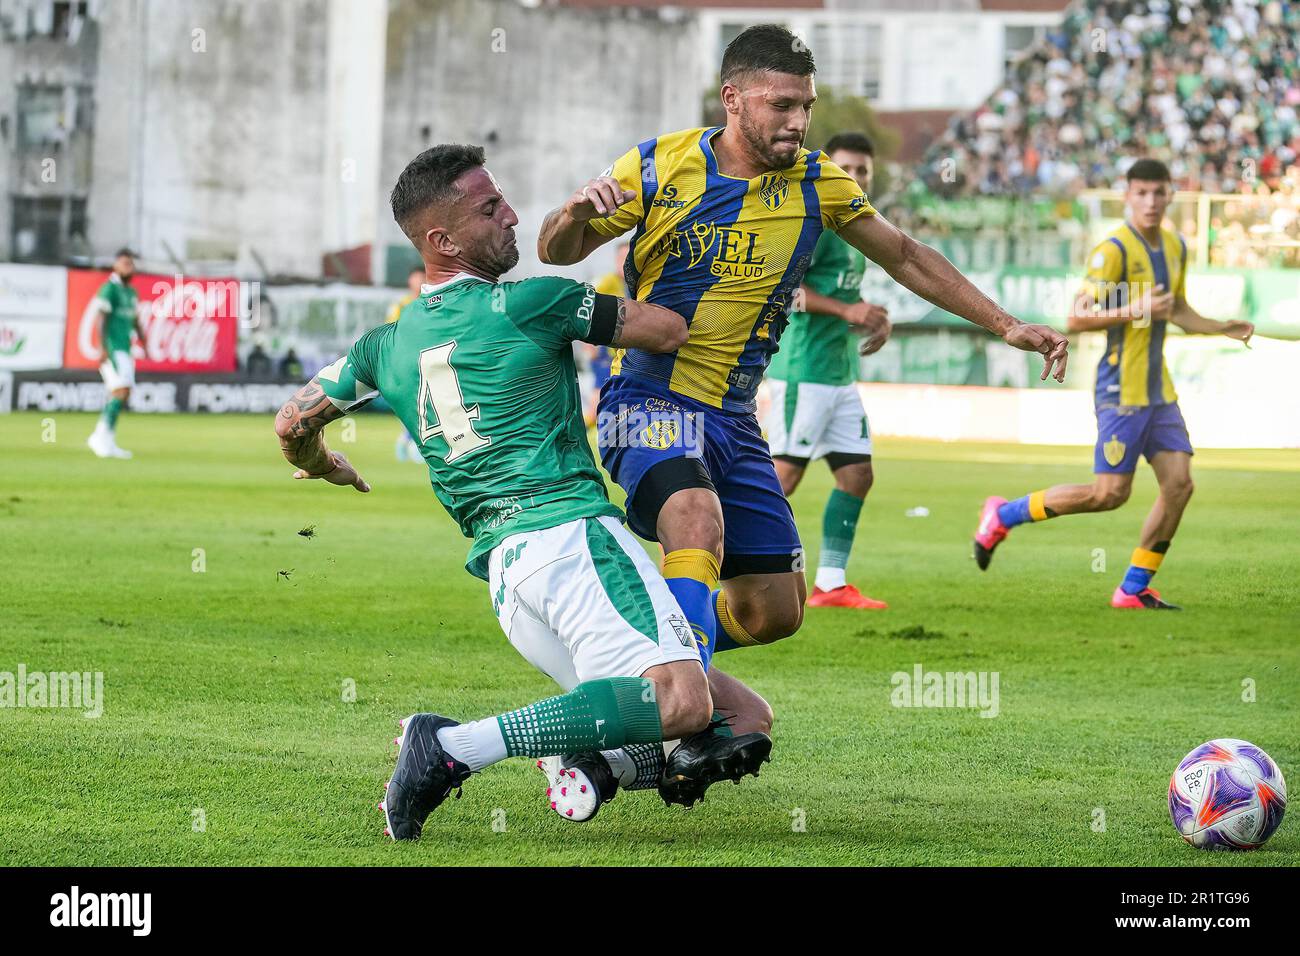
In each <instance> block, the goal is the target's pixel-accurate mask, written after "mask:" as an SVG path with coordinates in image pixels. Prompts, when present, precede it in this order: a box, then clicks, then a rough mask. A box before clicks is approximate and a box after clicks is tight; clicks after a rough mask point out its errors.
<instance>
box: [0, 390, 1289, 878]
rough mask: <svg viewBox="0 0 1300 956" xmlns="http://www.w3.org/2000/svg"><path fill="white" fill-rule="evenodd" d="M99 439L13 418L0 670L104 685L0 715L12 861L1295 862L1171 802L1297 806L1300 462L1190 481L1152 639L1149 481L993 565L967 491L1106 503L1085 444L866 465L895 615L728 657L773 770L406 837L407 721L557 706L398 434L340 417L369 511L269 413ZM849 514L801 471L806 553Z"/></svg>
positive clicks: (960, 452)
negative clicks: (1090, 483)
mask: <svg viewBox="0 0 1300 956" xmlns="http://www.w3.org/2000/svg"><path fill="white" fill-rule="evenodd" d="M93 424H94V418H93V416H90V415H73V414H61V415H58V416H54V417H53V419H52V425H53V433H51V428H50V423H49V421H47V419H46V418H45V417H44V416H41V415H38V414H26V413H24V414H14V415H9V416H0V563H2V566H3V569H4V574H3V580H2V581H0V608H2V609H3V613H2V614H0V671H10V672H13V671H16V670H17V668H18V666H19V665H20V664H23V665H25V666H26V668H27V669H28V671H29V672H30V671H71V670H77V671H102V672H103V674H104V682H105V683H104V712H103V715H102V717H100V718H98V719H86V718H85V717H83V716H81V714H79V713H78V712H76V711H71V710H66V709H64V710H59V709H36V708H27V709H4V710H0V767H3V768H4V769H3V773H0V862H3V863H5V864H49V865H121V864H146V865H148V864H181V865H186V864H199V865H202V864H229V865H241V864H364V865H387V864H402V865H411V864H418V865H423V864H431V865H436V864H455V865H462V864H720V865H743V864H780V865H809V864H832V865H838V864H867V865H870V864H1048V865H1061V864H1084V865H1108V864H1110V865H1138V864H1154V865H1169V866H1177V865H1185V864H1198V865H1204V864H1207V863H1209V864H1214V865H1222V866H1240V865H1259V864H1268V865H1286V866H1295V865H1297V864H1300V823H1298V822H1297V821H1296V820H1285V821H1284V822H1283V824H1282V826H1281V828H1280V829H1279V831H1278V832H1277V833H1276V834H1275V835H1274V836H1273V838H1272V840H1271V841H1270V842H1269V843H1268V844H1267V846H1265V847H1264V848H1263V849H1262V850H1260V851H1257V852H1254V853H1232V854H1227V853H1220V854H1210V853H1204V852H1201V851H1197V850H1194V849H1192V848H1191V847H1189V846H1186V845H1185V844H1184V843H1183V842H1182V841H1181V840H1180V839H1179V838H1178V837H1177V835H1176V834H1175V832H1174V830H1173V828H1172V826H1171V824H1170V822H1169V816H1168V812H1167V810H1166V803H1165V800H1166V786H1167V782H1168V779H1169V774H1170V772H1171V771H1172V770H1173V768H1174V766H1175V764H1176V763H1177V762H1178V760H1179V759H1180V758H1181V757H1182V756H1183V755H1184V754H1185V753H1186V752H1187V751H1189V750H1190V749H1191V748H1192V747H1194V746H1195V745H1197V744H1199V743H1201V742H1202V741H1204V740H1206V739H1209V738H1212V737H1241V738H1245V739H1248V740H1252V741H1254V742H1255V743H1257V744H1259V745H1260V746H1262V747H1264V749H1266V750H1267V751H1269V753H1271V754H1272V756H1273V758H1274V759H1275V760H1276V761H1277V762H1278V763H1279V764H1280V765H1281V767H1282V768H1283V772H1284V773H1289V774H1290V776H1291V778H1292V786H1293V787H1294V786H1295V785H1296V781H1297V780H1300V739H1298V738H1297V734H1296V731H1297V728H1298V727H1300V646H1298V643H1297V637H1298V636H1300V627H1298V625H1300V615H1298V614H1297V602H1296V597H1295V584H1296V581H1297V580H1300V554H1298V553H1297V549H1296V546H1295V541H1296V540H1297V520H1296V504H1297V498H1296V488H1297V479H1298V477H1300V474H1298V473H1300V453H1297V452H1221V451H1207V452H1205V453H1203V454H1201V455H1198V456H1197V458H1196V460H1195V463H1194V474H1195V477H1196V479H1197V485H1198V487H1197V492H1196V495H1195V496H1194V497H1193V499H1192V503H1191V506H1190V509H1189V511H1188V513H1187V516H1186V517H1185V519H1184V523H1183V528H1182V530H1181V531H1180V533H1179V535H1178V539H1177V541H1176V542H1175V544H1174V547H1173V549H1172V551H1171V552H1170V556H1169V559H1168V561H1167V563H1166V568H1165V570H1163V571H1162V572H1161V573H1160V575H1159V578H1158V579H1157V582H1158V586H1159V587H1161V588H1162V590H1163V592H1164V593H1165V594H1166V596H1167V597H1168V598H1169V599H1170V600H1173V601H1174V602H1175V603H1180V604H1183V605H1184V606H1185V607H1186V608H1187V610H1186V611H1184V612H1183V613H1181V614H1152V613H1142V612H1119V611H1113V610H1111V609H1110V608H1109V607H1108V606H1107V601H1108V598H1109V596H1110V592H1111V590H1112V589H1113V588H1114V586H1115V584H1116V582H1117V581H1118V580H1119V578H1120V577H1121V576H1122V574H1123V570H1124V567H1125V565H1126V564H1127V558H1128V555H1129V552H1130V550H1131V549H1132V547H1133V546H1134V544H1135V539H1136V535H1137V532H1138V529H1139V527H1140V525H1141V522H1142V518H1143V516H1144V514H1145V511H1146V509H1147V507H1148V506H1149V505H1150V503H1151V500H1152V497H1153V495H1154V481H1153V479H1152V478H1151V476H1150V474H1149V472H1143V473H1141V474H1140V476H1139V478H1138V481H1137V484H1136V489H1135V491H1134V494H1133V498H1132V500H1131V501H1130V502H1129V504H1128V505H1127V506H1126V507H1124V508H1123V509H1121V510H1120V511H1118V512H1114V513H1111V514H1105V515H1094V516H1081V517H1072V518H1064V519H1061V520H1058V521H1054V522H1050V523H1048V524H1046V525H1043V526H1039V527H1030V528H1021V529H1018V530H1017V531H1015V532H1014V533H1013V535H1012V537H1011V538H1010V539H1009V541H1008V542H1007V543H1006V544H1005V545H1003V547H1002V549H1001V550H1000V551H999V553H998V556H997V559H996V561H995V562H994V564H993V567H992V568H991V569H990V571H989V572H987V573H985V574H981V573H980V572H979V571H978V570H976V568H975V565H974V562H973V561H972V560H971V558H970V557H969V552H970V541H969V535H970V533H971V531H972V530H973V525H974V523H975V520H976V512H977V510H978V507H979V504H980V502H981V501H982V500H983V498H984V497H985V496H986V495H988V494H992V493H1000V494H1003V495H1007V496H1013V495H1017V494H1023V493H1025V492H1028V491H1031V490H1034V489H1037V488H1042V487H1045V486H1047V485H1049V484H1052V483H1055V482H1059V481H1070V480H1080V481H1082V480H1086V479H1087V476H1088V472H1089V465H1090V462H1091V452H1090V451H1088V450H1086V449H1070V448H1042V447H1008V446H989V445H941V444H929V443H919V442H902V441H881V442H880V443H879V448H878V449H877V455H876V460H877V479H876V488H875V489H874V490H873V492H872V493H871V497H870V499H869V501H868V503H867V506H866V509H865V511H864V513H863V518H862V521H861V524H860V526H859V527H860V530H859V536H858V540H857V545H856V548H855V550H854V553H853V559H852V565H851V567H850V580H852V581H855V582H857V583H859V584H860V585H862V586H863V588H864V590H866V591H867V592H868V593H870V594H872V595H874V596H878V597H881V598H884V599H886V600H888V601H889V602H890V604H891V609H890V610H888V611H885V612H865V613H864V612H853V611H844V610H834V609H827V610H812V611H810V612H809V614H808V616H807V620H806V623H805V624H804V627H803V630H802V631H801V632H800V633H799V634H798V635H797V636H795V637H794V638H791V639H789V640H787V641H784V642H782V643H780V644H778V645H775V646H772V647H767V648H759V649H754V650H742V651H735V652H731V653H728V654H724V655H720V656H719V658H718V661H719V665H720V666H721V667H723V668H724V669H726V670H728V671H730V672H732V673H734V674H736V675H737V676H739V677H741V678H743V679H744V680H746V681H748V682H749V683H750V684H752V685H753V686H754V687H755V688H756V689H757V690H759V691H760V692H761V693H762V694H764V695H765V696H766V697H767V699H768V700H769V701H770V702H771V703H772V705H773V708H774V709H775V711H776V715H777V720H776V727H775V729H774V734H773V735H774V738H775V741H776V749H775V751H774V760H773V762H772V763H771V764H770V765H768V766H767V767H766V768H765V769H764V772H763V775H762V776H761V777H760V778H759V779H757V780H755V779H746V780H745V781H744V782H743V784H742V785H740V786H732V785H731V784H729V783H724V784H720V785H718V786H716V787H715V788H714V789H713V790H712V791H711V792H710V794H709V797H708V799H707V800H706V801H705V802H704V803H703V804H701V805H700V806H698V807H697V808H695V809H694V810H691V811H689V812H686V811H683V810H682V809H680V808H676V807H674V808H671V809H670V808H667V807H665V806H663V804H662V803H661V802H660V801H659V799H658V797H657V796H656V795H655V794H654V793H653V792H643V793H632V794H623V795H621V796H620V797H619V798H618V799H617V800H616V801H614V802H613V803H612V804H610V805H609V806H608V807H606V808H605V809H604V810H603V811H602V812H601V814H600V816H599V817H598V818H597V819H596V820H595V821H593V822H592V823H591V824H589V825H585V826H579V825H573V824H566V823H565V822H563V821H562V820H560V819H558V818H557V817H555V816H554V815H553V814H551V813H550V811H549V810H548V809H547V808H546V806H545V803H544V802H543V799H542V778H541V775H540V774H539V773H538V772H537V771H536V770H535V769H534V768H533V767H532V765H531V763H530V762H528V761H524V760H517V761H512V762H507V763H505V764H502V765H500V766H497V767H494V768H492V769H490V770H489V771H488V772H487V773H485V774H483V775H482V776H480V777H476V778H474V779H472V780H471V781H469V783H468V784H467V785H466V787H465V789H464V798H463V799H461V800H451V801H448V802H447V803H446V804H445V805H444V806H443V807H442V808H441V809H439V810H438V811H437V812H436V813H435V815H434V816H433V817H432V818H431V819H430V822H429V825H428V827H427V828H426V831H425V838H424V840H423V841H422V842H420V843H419V844H414V845H402V846H395V845H393V844H392V843H390V842H389V841H387V840H385V839H383V838H381V834H380V830H381V829H382V826H383V819H382V815H381V814H380V813H379V811H378V810H377V808H376V801H378V799H379V798H380V796H381V794H382V784H383V782H384V781H385V780H386V779H387V777H388V775H389V773H390V772H391V768H392V764H393V757H394V748H393V747H392V744H391V739H392V737H393V736H395V734H396V732H397V728H396V719H397V718H398V717H400V716H403V715H405V714H407V713H409V712H411V711H415V710H434V711H437V712H440V713H444V714H448V715H451V716H455V717H460V718H472V717H479V716H485V715H488V714H492V713H496V712H499V711H502V710H507V709H510V708H514V707H516V706H519V705H522V704H524V703H527V702H530V701H532V700H535V699H537V698H540V697H543V696H547V695H549V694H550V693H552V691H553V687H552V685H550V684H549V682H548V681H547V680H546V679H545V678H544V677H542V676H541V675H539V674H538V673H536V672H535V671H533V670H532V668H531V667H530V666H529V665H528V664H526V663H525V662H524V661H523V660H522V659H521V658H520V657H519V656H518V655H517V654H516V653H515V652H514V651H513V650H512V649H511V648H510V647H509V645H508V644H507V643H506V641H505V639H504V638H503V636H502V634H501V632H500V630H499V629H498V627H497V624H496V621H495V619H494V618H493V616H492V613H491V608H490V603H489V600H488V596H487V593H486V588H485V586H484V585H483V584H482V583H481V582H479V581H476V580H475V579H473V578H471V577H469V576H468V575H467V574H465V572H464V571H463V570H462V560H463V557H464V553H465V549H466V543H465V541H464V540H463V539H461V538H460V536H459V534H458V533H457V532H456V530H455V529H454V527H453V526H452V524H451V522H450V519H448V518H447V517H446V515H445V514H444V513H443V512H442V510H441V509H440V508H439V507H438V505H437V503H436V501H435V499H434V497H433V495H432V493H431V492H430V490H429V486H428V481H427V476H426V473H425V471H424V469H423V468H421V467H419V466H417V465H413V464H409V463H398V462H396V461H394V458H393V451H392V447H393V438H394V435H395V429H396V424H395V423H394V422H393V420H392V419H390V418H388V417H387V416H362V417H360V418H359V419H357V420H356V424H355V436H354V438H355V440H354V442H352V443H348V442H346V441H343V438H344V437H345V436H344V434H343V433H342V432H341V430H340V426H339V425H332V426H330V428H329V431H328V436H329V439H330V441H331V444H332V445H333V446H334V447H336V448H339V449H341V450H343V451H345V452H347V453H348V454H349V456H350V457H351V458H352V460H353V461H354V462H355V463H356V464H357V465H358V466H359V467H360V469H361V471H362V473H363V474H364V475H366V477H367V478H368V479H369V480H370V481H371V483H372V484H373V486H374V492H373V493H372V494H371V495H369V496H363V495H359V494H357V493H355V492H354V491H352V490H349V489H341V488H337V487H333V486H329V485H325V484H322V483H318V482H310V483H303V482H293V481H291V480H290V478H289V474H290V468H289V467H287V466H286V465H285V463H284V462H283V461H282V460H281V459H280V457H279V450H278V448H277V445H276V440H275V435H274V434H273V431H272V417H271V416H269V415H266V416H256V417H252V416H233V417H202V416H168V417H150V416H138V415H127V416H124V418H123V420H122V423H121V426H120V438H121V441H122V443H123V445H124V446H125V447H128V448H132V449H133V450H134V451H135V453H136V458H135V460H133V461H99V460H97V459H95V458H93V457H92V456H91V454H90V453H89V451H88V450H87V449H86V447H85V445H84V441H85V438H86V436H87V435H88V434H89V432H90V430H91V428H92V427H93ZM50 438H53V439H54V440H53V441H48V440H46V439H50ZM829 487H830V481H829V477H828V473H827V471H826V469H825V468H824V467H823V466H819V465H814V467H813V468H812V469H811V470H810V472H809V476H808V479H807V480H806V482H805V484H804V486H803V487H802V488H800V490H799V492H798V493H797V495H796V497H795V502H794V506H795V512H796V514H797V516H798V519H799V524H800V528H801V530H802V533H803V536H804V541H805V542H806V544H807V545H808V547H809V552H810V555H811V556H812V557H814V558H815V553H816V546H817V542H818V538H819V535H820V518H821V507H822V503H823V501H824V498H825V495H826V493H827V491H828V489H829ZM917 505H923V506H925V507H927V508H928V509H929V510H930V515H929V517H927V518H908V517H906V516H905V514H904V513H905V511H907V510H908V509H909V508H911V507H913V506H917ZM309 526H314V529H315V536H314V537H312V538H308V537H304V536H301V535H300V534H299V533H298V532H299V531H300V530H302V529H305V528H308V527H309ZM196 549H202V550H201V551H196ZM1103 555H1104V561H1105V570H1104V572H1100V573H1099V572H1097V571H1095V570H1094V566H1095V565H1096V564H1097V563H1098V562H1099V561H1100V560H1102V556H1103ZM200 566H201V567H204V568H205V569H204V570H201V571H200V570H195V568H196V567H200ZM282 571H287V572H290V573H289V574H288V576H287V577H286V576H285V575H283V574H281V573H280V572H282ZM917 664H920V665H922V666H923V667H924V668H925V669H926V670H927V671H930V670H935V671H988V672H997V673H998V675H999V690H1000V702H999V711H1000V712H999V714H998V716H997V717H996V718H993V719H987V718H981V717H980V716H979V715H978V713H977V711H975V710H971V709H965V710H959V709H904V708H898V707H893V706H891V703H890V697H891V690H892V685H891V675H892V674H894V673H895V672H898V671H903V672H908V673H910V672H911V671H912V670H913V668H914V667H915V666H916V665H917ZM346 681H352V682H355V688H356V696H355V701H351V702H349V701H348V700H346V699H345V697H346V696H347V695H346V694H345V693H344V688H345V682H346ZM1252 696H1253V698H1254V699H1253V701H1252V700H1248V699H1244V698H1250V697H1252ZM1292 815H1294V813H1293V814H1292ZM1103 826H1104V829H1102V827H1103Z"/></svg>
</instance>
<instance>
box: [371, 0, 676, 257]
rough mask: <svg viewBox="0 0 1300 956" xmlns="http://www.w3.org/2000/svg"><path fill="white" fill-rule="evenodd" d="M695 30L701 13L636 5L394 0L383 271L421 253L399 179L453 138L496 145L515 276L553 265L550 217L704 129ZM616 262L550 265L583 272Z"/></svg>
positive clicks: (382, 202) (495, 168)
mask: <svg viewBox="0 0 1300 956" xmlns="http://www.w3.org/2000/svg"><path fill="white" fill-rule="evenodd" d="M696 30H697V22H696V20H695V19H694V18H692V17H683V16H670V17H661V15H660V14H658V13H656V12H645V11H637V10H621V9H606V10H596V11H587V10H581V11H580V10H570V9H562V8H561V9H556V8H549V9H527V8H523V7H521V6H519V4H517V3H516V2H514V0H445V2H429V0H391V2H390V4H389V20H388V57H387V66H386V76H385V93H384V123H383V158H382V162H381V178H380V182H379V197H380V199H379V208H380V216H379V222H380V227H379V233H378V235H379V239H380V246H381V248H380V249H379V250H377V252H378V253H379V254H377V255H376V256H375V260H376V269H377V271H378V270H379V269H382V262H383V259H384V255H383V251H384V250H383V247H385V246H387V247H390V248H392V249H395V250H398V251H399V253H400V252H404V250H405V249H409V248H410V244H409V243H408V242H407V240H406V238H405V237H404V236H403V235H402V234H401V231H400V230H399V229H398V228H397V226H396V224H394V223H393V221H392V216H391V214H390V213H389V207H388V193H389V191H390V190H391V188H392V185H393V183H394V182H396V180H397V176H398V174H399V173H400V172H401V171H402V168H403V167H404V166H405V165H406V163H408V162H409V161H410V160H411V159H412V158H413V157H414V156H415V155H416V154H417V153H419V152H420V151H421V150H423V149H426V148H428V147H429V146H431V145H434V144H436V143H442V142H462V143H465V142H468V143H475V144H479V145H482V146H484V147H485V148H486V149H487V154H488V165H489V167H490V168H491V170H492V172H493V174H494V175H495V176H496V178H497V180H498V182H500V184H501V188H502V190H503V191H504V192H505V194H506V197H507V199H509V200H510V203H511V205H512V206H513V207H514V208H515V211H516V212H517V213H518V214H519V217H520V225H519V229H518V233H519V246H520V253H521V261H520V265H519V268H518V269H517V271H516V273H515V275H518V276H523V275H528V274H535V273H536V272H538V271H541V270H540V267H539V264H538V262H537V259H536V238H537V229H538V226H539V225H540V224H541V219H542V217H543V216H544V215H545V214H546V212H548V211H549V210H550V209H552V208H553V207H555V206H557V205H559V204H560V203H561V202H562V201H563V200H564V199H566V198H567V197H568V196H569V194H570V193H572V192H573V191H574V190H575V189H576V188H577V187H578V186H580V185H581V184H582V183H583V182H585V181H586V180H587V179H590V178H591V177H592V176H596V175H599V173H600V172H601V171H602V170H603V169H604V168H605V167H606V166H608V165H609V164H610V163H611V162H612V161H613V160H614V159H616V158H617V157H618V156H619V155H620V154H621V153H623V152H624V151H625V150H627V149H629V148H630V147H632V146H634V145H636V144H637V143H639V142H640V141H642V140H644V139H648V138H649V137H651V136H655V135H657V134H659V133H666V132H670V131H673V130H678V129H684V128H687V127H691V126H695V125H697V124H698V123H699V121H700V97H701V94H702V91H701V90H700V89H699V88H698V87H697V86H696V84H695V83H694V82H693V81H692V79H691V78H692V77H695V76H697V75H698V73H699V70H698V63H697V57H698V55H699V51H700V43H699V42H698V36H697V33H696ZM679 79H681V80H682V82H678V80H679ZM607 259H608V255H607V254H602V255H601V256H600V258H599V259H598V260H597V261H596V262H595V263H594V264H590V265H582V266H578V267H574V268H573V269H570V270H559V269H554V268H552V267H547V269H546V270H545V271H547V272H562V271H567V272H568V273H569V274H572V275H577V276H584V277H585V276H590V275H592V274H594V272H595V271H596V270H597V269H603V268H607Z"/></svg>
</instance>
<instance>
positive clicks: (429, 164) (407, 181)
mask: <svg viewBox="0 0 1300 956" xmlns="http://www.w3.org/2000/svg"><path fill="white" fill-rule="evenodd" d="M484 162H485V159H484V155H483V147H482V146H461V145H459V144H457V143H443V144H441V145H439V146H432V147H430V148H429V149H426V150H425V151H424V152H423V153H421V154H420V155H419V156H417V157H415V159H413V160H411V161H410V162H409V163H407V165H406V168H405V169H403V170H402V175H400V176H398V177H397V185H396V186H394V187H393V192H392V195H391V196H389V202H390V203H391V204H392V207H393V218H394V219H396V220H397V224H398V225H399V226H401V227H402V232H404V233H406V235H407V236H408V237H410V238H411V239H412V240H414V239H415V238H416V237H415V236H412V235H411V221H412V220H413V219H414V218H415V217H416V216H417V215H419V214H420V213H422V212H423V211H424V210H426V209H428V208H429V207H430V206H431V205H433V204H434V203H440V202H446V201H447V200H448V199H449V198H451V196H452V194H453V193H454V192H455V183H456V180H457V179H459V178H460V177H461V175H462V174H463V173H465V172H467V171H468V170H471V169H474V168H475V167H477V166H482V165H483V163H484ZM412 271H414V270H412Z"/></svg>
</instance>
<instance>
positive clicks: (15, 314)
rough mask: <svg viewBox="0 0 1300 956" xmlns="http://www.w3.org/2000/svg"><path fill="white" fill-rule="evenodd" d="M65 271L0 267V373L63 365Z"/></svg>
mask: <svg viewBox="0 0 1300 956" xmlns="http://www.w3.org/2000/svg"><path fill="white" fill-rule="evenodd" d="M65 271H66V270H64V269H60V268H55V267H52V266H16V265H8V264H4V265H0V369H37V368H58V366H59V365H60V364H61V363H62V361H63V326H64V320H65V317H66V315H67V311H68V309H67V292H68V283H67V279H66V277H65V275H64V273H65Z"/></svg>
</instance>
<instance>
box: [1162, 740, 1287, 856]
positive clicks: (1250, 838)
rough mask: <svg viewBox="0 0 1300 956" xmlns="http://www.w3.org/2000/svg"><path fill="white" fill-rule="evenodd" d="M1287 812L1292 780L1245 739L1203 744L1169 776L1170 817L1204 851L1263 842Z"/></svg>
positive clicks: (1187, 837)
mask: <svg viewBox="0 0 1300 956" xmlns="http://www.w3.org/2000/svg"><path fill="white" fill-rule="evenodd" d="M1285 812H1286V781H1285V780H1283V779H1282V771H1281V770H1279V769H1278V766H1277V764H1275V763H1274V762H1273V761H1272V759H1271V758H1270V757H1269V755H1268V754H1266V753H1264V751H1262V750H1260V749H1259V748H1258V747H1256V746H1255V745H1254V744H1252V743H1248V742H1247V741H1245V740H1233V739H1231V738H1227V737H1225V738H1222V739H1219V740H1211V741H1210V742H1209V743H1204V744H1201V745H1200V746H1199V747H1197V748H1196V749H1195V750H1193V751H1192V752H1191V753H1189V754H1188V755H1187V756H1186V757H1184V758H1183V760H1182V763H1180V764H1179V765H1178V769H1177V770H1175V771H1174V775H1173V776H1172V777H1170V778H1169V816H1170V817H1172V818H1173V821H1174V827H1175V828H1176V829H1177V830H1178V832H1179V833H1180V834H1181V835H1182V838H1183V839H1184V840H1186V841H1187V842H1188V843H1190V844H1191V845H1192V846H1194V847H1198V848H1200V849H1202V850H1253V849H1255V848H1256V847H1259V846H1263V845H1264V841H1265V840H1267V839H1268V838H1269V836H1270V835H1271V834H1272V833H1273V831H1274V830H1276V829H1277V826H1278V824H1279V823H1281V822H1282V814H1284V813H1285Z"/></svg>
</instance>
